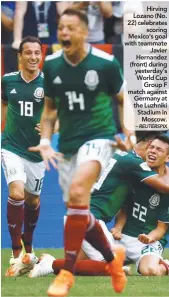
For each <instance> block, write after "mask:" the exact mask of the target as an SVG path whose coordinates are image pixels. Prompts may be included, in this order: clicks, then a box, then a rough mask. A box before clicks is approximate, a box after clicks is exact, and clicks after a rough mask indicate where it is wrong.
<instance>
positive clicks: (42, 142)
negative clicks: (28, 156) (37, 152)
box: [40, 138, 51, 145]
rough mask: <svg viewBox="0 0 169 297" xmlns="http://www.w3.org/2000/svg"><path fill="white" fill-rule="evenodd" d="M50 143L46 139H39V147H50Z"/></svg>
mask: <svg viewBox="0 0 169 297" xmlns="http://www.w3.org/2000/svg"><path fill="white" fill-rule="evenodd" d="M50 144H51V141H50V139H48V138H41V140H40V145H50Z"/></svg>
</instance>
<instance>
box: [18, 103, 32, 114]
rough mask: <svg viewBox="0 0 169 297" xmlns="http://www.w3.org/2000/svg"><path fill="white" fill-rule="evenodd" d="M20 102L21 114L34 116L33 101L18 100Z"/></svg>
mask: <svg viewBox="0 0 169 297" xmlns="http://www.w3.org/2000/svg"><path fill="white" fill-rule="evenodd" d="M18 103H19V104H20V115H21V116H25V117H33V102H28V101H25V102H24V101H18Z"/></svg>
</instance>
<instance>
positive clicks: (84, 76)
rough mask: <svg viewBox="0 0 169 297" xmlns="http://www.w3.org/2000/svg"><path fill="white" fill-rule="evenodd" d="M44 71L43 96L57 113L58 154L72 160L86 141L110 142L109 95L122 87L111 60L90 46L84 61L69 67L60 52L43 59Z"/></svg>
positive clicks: (118, 71)
mask: <svg viewBox="0 0 169 297" xmlns="http://www.w3.org/2000/svg"><path fill="white" fill-rule="evenodd" d="M43 71H44V78H45V83H44V85H45V95H46V96H48V97H50V98H51V99H53V100H55V104H56V107H57V110H58V117H59V121H60V139H59V151H61V152H62V153H64V154H65V155H69V156H71V155H73V154H75V153H77V151H78V149H79V148H80V147H81V146H82V145H83V144H84V143H85V142H87V141H89V140H93V139H112V135H114V134H115V132H116V127H115V123H114V120H113V111H112V95H113V94H117V93H119V92H120V90H121V89H122V85H123V78H122V74H121V70H120V66H119V63H118V61H117V60H116V58H115V57H114V56H111V55H109V54H107V53H105V52H103V51H101V50H98V49H96V48H94V47H91V46H90V47H89V52H88V54H87V56H86V57H85V58H84V60H82V61H81V62H80V63H79V64H77V65H72V64H71V63H69V61H67V59H66V58H65V56H64V53H63V51H62V50H60V51H58V52H56V53H55V54H53V55H51V56H48V57H47V58H46V61H45V64H44V69H43Z"/></svg>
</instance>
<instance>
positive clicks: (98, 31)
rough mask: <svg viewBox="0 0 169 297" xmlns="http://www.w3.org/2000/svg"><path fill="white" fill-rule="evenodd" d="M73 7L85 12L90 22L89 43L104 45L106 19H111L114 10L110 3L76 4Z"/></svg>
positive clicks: (86, 2)
mask: <svg viewBox="0 0 169 297" xmlns="http://www.w3.org/2000/svg"><path fill="white" fill-rule="evenodd" d="M73 7H74V8H76V9H82V10H85V11H86V13H87V15H88V20H89V36H88V42H90V43H97V44H101V43H104V42H105V40H104V18H110V17H111V16H112V13H113V10H112V5H111V2H109V1H91V2H88V1H85V2H74V3H73Z"/></svg>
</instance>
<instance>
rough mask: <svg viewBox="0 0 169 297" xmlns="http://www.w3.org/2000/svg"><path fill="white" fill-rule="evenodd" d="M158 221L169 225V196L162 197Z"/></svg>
mask: <svg viewBox="0 0 169 297" xmlns="http://www.w3.org/2000/svg"><path fill="white" fill-rule="evenodd" d="M158 220H159V221H160V222H164V223H169V194H163V195H161V201H160V209H159V213H158Z"/></svg>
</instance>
